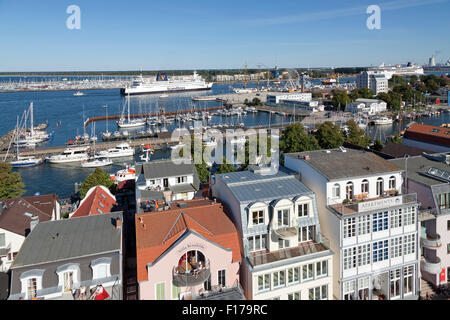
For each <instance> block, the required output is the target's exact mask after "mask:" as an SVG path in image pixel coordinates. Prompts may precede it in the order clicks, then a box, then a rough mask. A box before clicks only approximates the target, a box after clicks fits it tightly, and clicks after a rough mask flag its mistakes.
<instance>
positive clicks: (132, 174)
mask: <svg viewBox="0 0 450 320" xmlns="http://www.w3.org/2000/svg"><path fill="white" fill-rule="evenodd" d="M110 177H111V180H114V182H115V183H118V182H122V181H126V180H134V179H135V178H136V168H135V167H128V166H127V167H126V168H125V169H122V170H119V171H117V172H116V173H115V174H112V175H111V176H110Z"/></svg>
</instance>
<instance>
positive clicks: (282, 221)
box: [278, 209, 289, 227]
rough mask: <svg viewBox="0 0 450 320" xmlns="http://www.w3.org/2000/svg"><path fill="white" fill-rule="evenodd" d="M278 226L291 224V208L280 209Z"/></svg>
mask: <svg viewBox="0 0 450 320" xmlns="http://www.w3.org/2000/svg"><path fill="white" fill-rule="evenodd" d="M278 226H279V227H287V226H289V209H284V210H278Z"/></svg>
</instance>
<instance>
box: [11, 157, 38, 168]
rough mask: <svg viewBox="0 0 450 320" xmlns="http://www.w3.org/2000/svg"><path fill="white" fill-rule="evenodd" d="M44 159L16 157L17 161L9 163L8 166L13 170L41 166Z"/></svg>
mask: <svg viewBox="0 0 450 320" xmlns="http://www.w3.org/2000/svg"><path fill="white" fill-rule="evenodd" d="M43 162H44V159H42V158H36V157H21V156H18V157H17V160H14V161H11V162H10V163H9V164H10V165H11V167H13V168H23V167H32V166H37V165H39V164H42V163H43Z"/></svg>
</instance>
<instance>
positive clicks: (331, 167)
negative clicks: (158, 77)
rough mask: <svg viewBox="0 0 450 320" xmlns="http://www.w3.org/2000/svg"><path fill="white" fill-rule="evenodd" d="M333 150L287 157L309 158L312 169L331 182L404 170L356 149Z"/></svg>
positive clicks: (374, 155) (295, 154)
mask: <svg viewBox="0 0 450 320" xmlns="http://www.w3.org/2000/svg"><path fill="white" fill-rule="evenodd" d="M345 150H346V152H341V151H339V149H331V150H329V151H330V153H326V152H325V150H316V151H305V152H298V153H288V154H287V156H290V157H292V158H298V159H302V160H304V157H305V156H309V160H304V161H305V162H306V163H307V164H309V165H310V166H311V167H313V168H315V169H316V170H317V171H319V172H321V173H322V174H323V175H324V176H325V177H327V178H328V179H329V180H333V179H343V178H353V177H361V176H369V175H374V174H383V173H390V172H398V171H401V170H402V169H401V168H399V167H397V166H396V165H395V164H394V163H391V162H389V161H387V160H384V159H383V158H381V157H379V156H377V155H376V154H374V153H372V152H369V151H365V150H355V149H345Z"/></svg>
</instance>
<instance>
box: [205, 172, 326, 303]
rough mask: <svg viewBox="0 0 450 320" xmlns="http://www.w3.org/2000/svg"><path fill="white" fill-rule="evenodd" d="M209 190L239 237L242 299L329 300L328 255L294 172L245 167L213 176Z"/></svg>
mask: <svg viewBox="0 0 450 320" xmlns="http://www.w3.org/2000/svg"><path fill="white" fill-rule="evenodd" d="M211 190H212V195H213V197H215V198H217V200H218V201H220V202H222V203H223V204H224V205H225V206H226V208H228V212H229V215H230V218H231V220H232V221H233V222H234V224H235V225H236V227H237V230H238V233H239V236H240V238H241V239H242V244H243V246H242V247H243V261H242V265H241V272H240V281H241V285H242V288H243V290H244V293H245V295H246V298H247V299H250V300H267V299H280V300H328V299H332V292H333V287H332V274H333V263H332V261H333V259H332V257H333V252H332V251H331V250H330V249H329V245H328V244H327V241H326V239H325V238H323V237H322V235H321V232H320V225H319V220H318V212H317V206H316V200H315V195H314V193H313V192H312V191H311V190H310V189H308V188H307V187H306V186H305V185H304V184H303V183H301V182H300V181H299V179H298V177H297V176H296V175H295V174H294V172H292V171H290V170H287V169H286V168H280V170H279V171H276V170H273V168H272V169H271V168H259V167H250V168H249V171H243V172H233V173H225V174H218V175H215V176H214V177H213V180H212V181H211Z"/></svg>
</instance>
